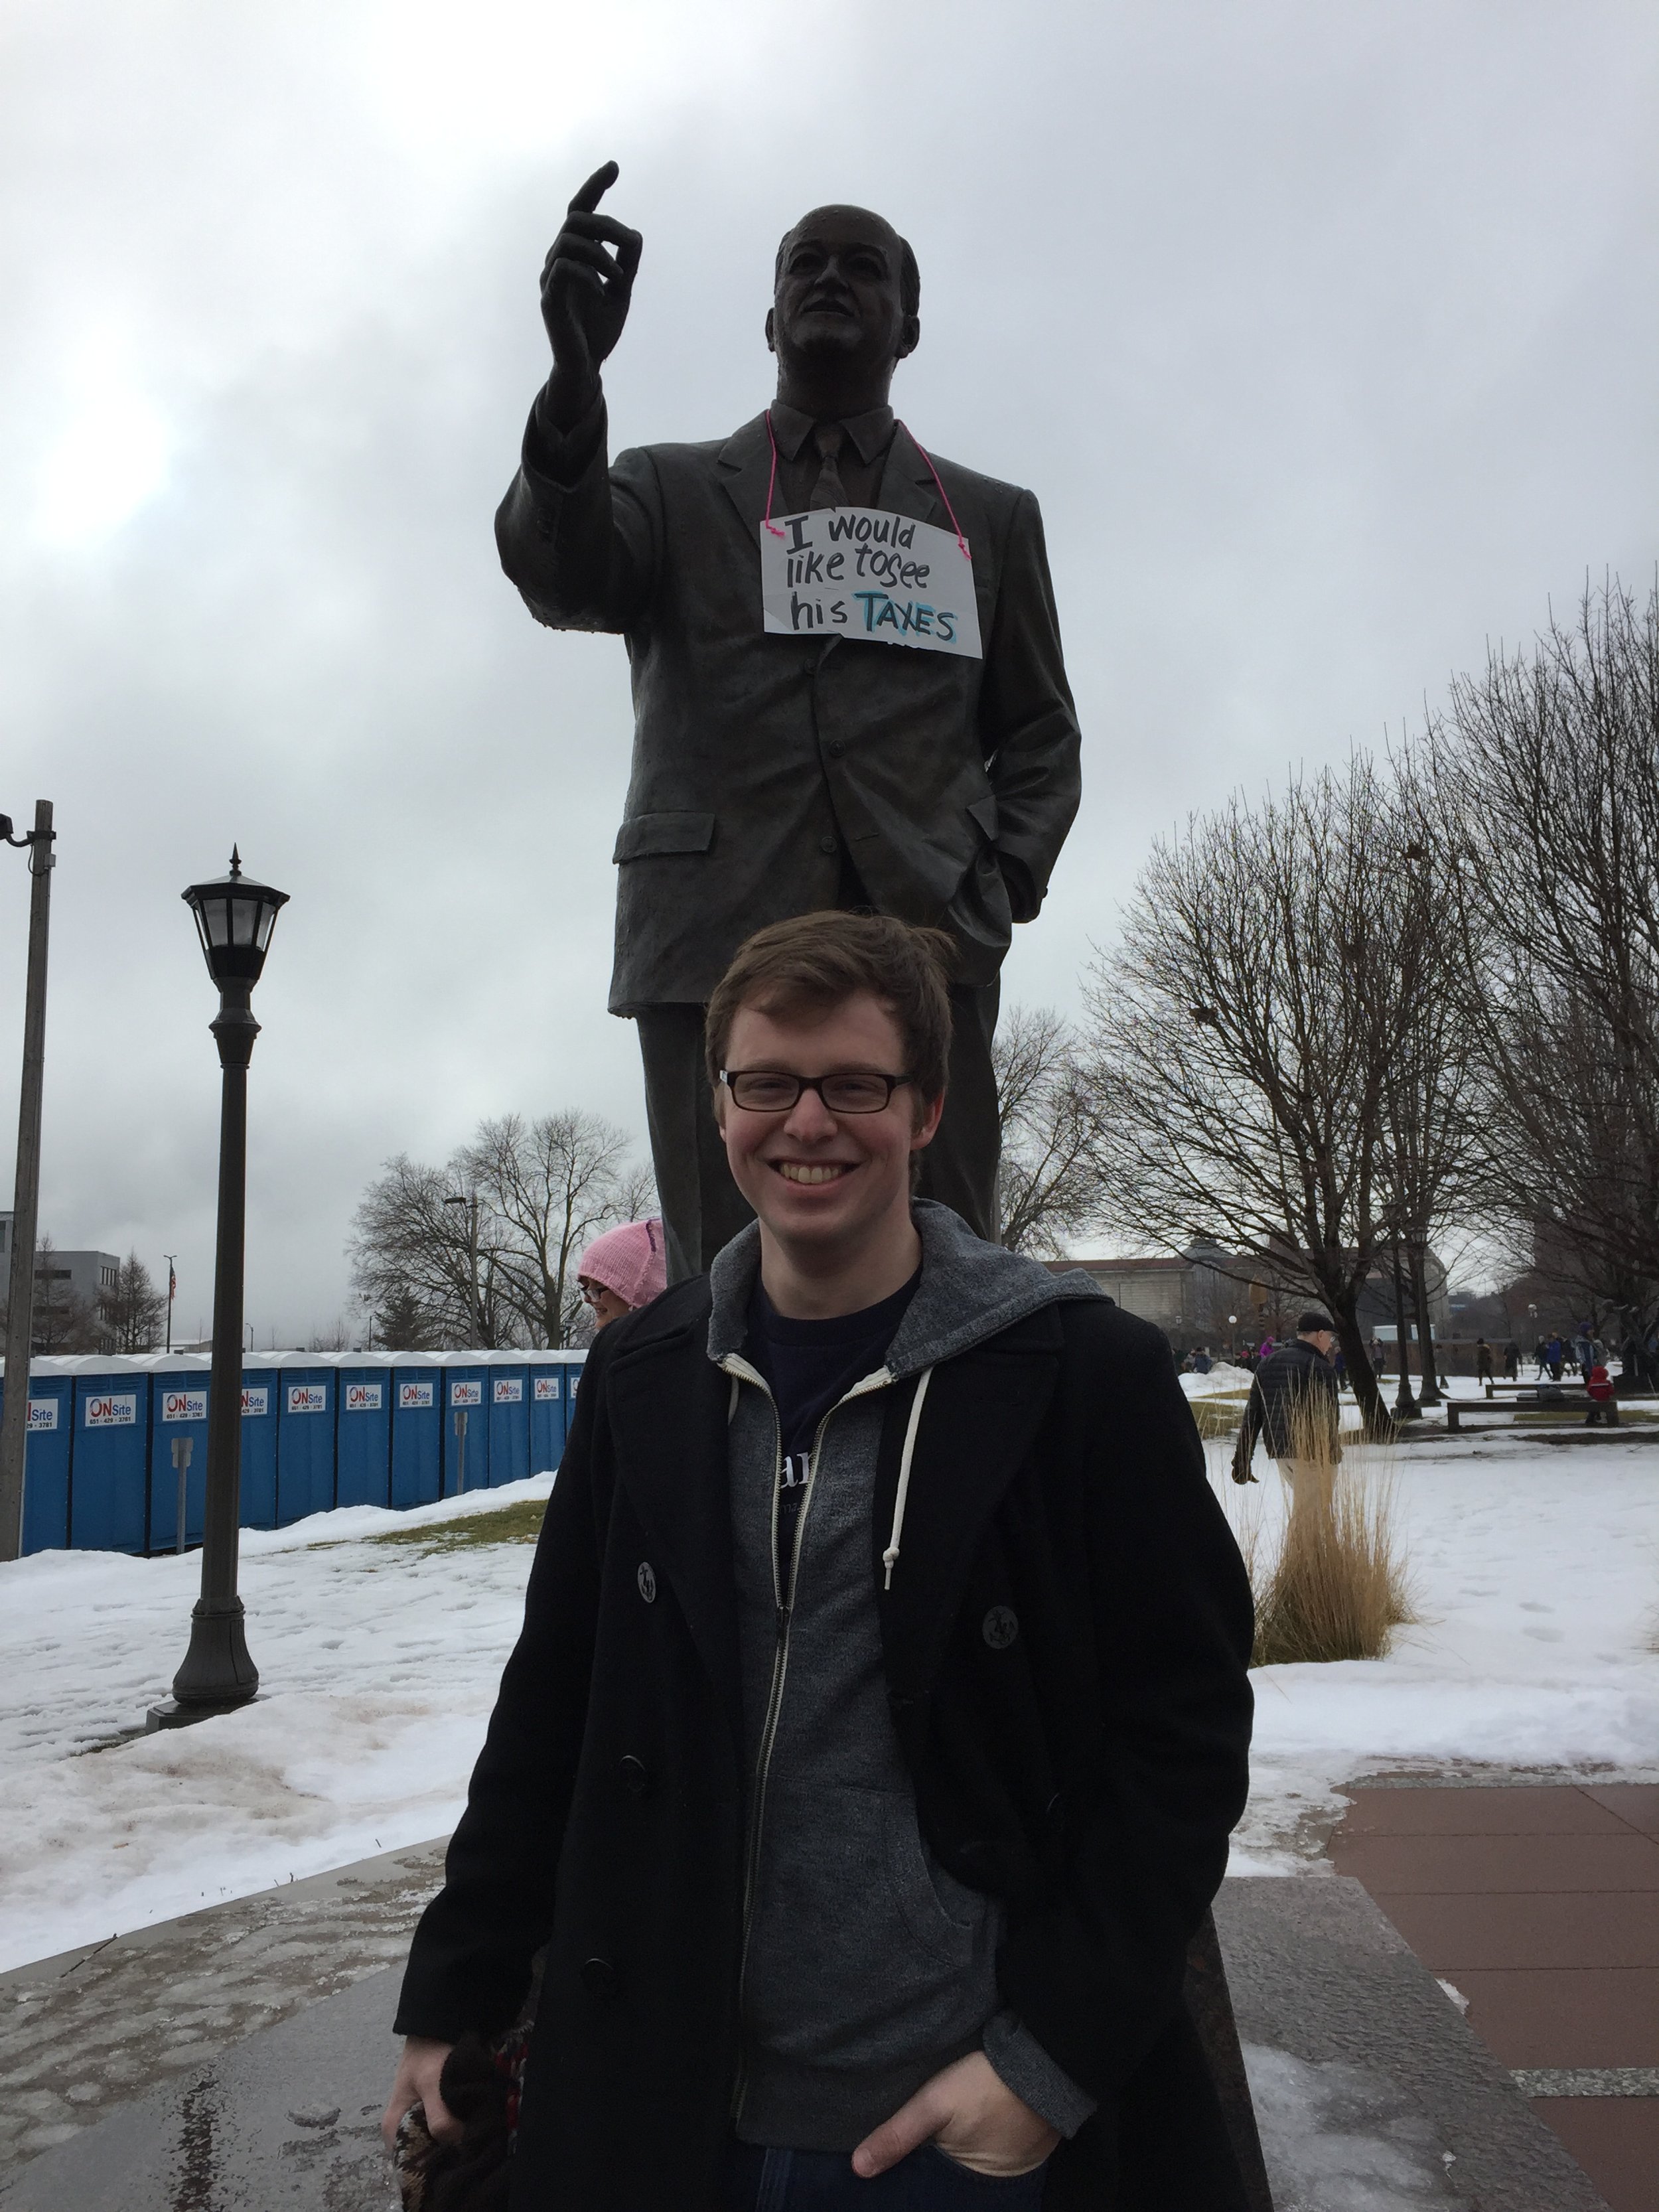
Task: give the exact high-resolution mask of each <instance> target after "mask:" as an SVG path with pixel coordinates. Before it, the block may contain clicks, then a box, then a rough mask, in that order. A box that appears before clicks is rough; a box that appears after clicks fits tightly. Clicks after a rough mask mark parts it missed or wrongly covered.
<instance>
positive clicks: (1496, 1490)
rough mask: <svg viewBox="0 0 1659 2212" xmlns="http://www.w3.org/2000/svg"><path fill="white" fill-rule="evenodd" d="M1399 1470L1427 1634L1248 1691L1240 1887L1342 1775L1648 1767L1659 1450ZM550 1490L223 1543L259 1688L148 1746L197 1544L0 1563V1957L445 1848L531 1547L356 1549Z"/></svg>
mask: <svg viewBox="0 0 1659 2212" xmlns="http://www.w3.org/2000/svg"><path fill="white" fill-rule="evenodd" d="M1198 1379H1204V1378H1198ZM1207 1450H1208V1453H1209V1458H1210V1471H1211V1474H1212V1480H1214V1482H1215V1485H1216V1488H1217V1491H1218V1494H1219V1495H1220V1496H1221V1498H1222V1500H1223V1503H1224V1505H1225V1508H1226V1510H1228V1511H1229V1512H1230V1514H1232V1515H1233V1516H1235V1517H1236V1518H1237V1516H1239V1515H1240V1514H1245V1515H1249V1514H1250V1513H1257V1514H1259V1515H1260V1516H1261V1521H1262V1524H1263V1528H1264V1530H1266V1531H1267V1533H1268V1534H1271V1528H1272V1525H1273V1520H1274V1517H1275V1516H1276V1515H1277V1514H1278V1513H1279V1511H1280V1510H1281V1506H1280V1501H1279V1494H1278V1479H1277V1477H1276V1475H1275V1474H1274V1473H1273V1468H1272V1466H1271V1464H1270V1463H1269V1462H1266V1461H1258V1462H1257V1465H1258V1471H1259V1472H1260V1473H1261V1474H1262V1476H1263V1481H1262V1484H1261V1487H1260V1488H1259V1489H1258V1488H1249V1489H1240V1488H1238V1487H1237V1486H1235V1485H1234V1484H1232V1483H1231V1481H1229V1480H1227V1463H1228V1461H1229V1460H1230V1458H1231V1443H1229V1442H1227V1441H1225V1440H1224V1441H1222V1442H1220V1443H1212V1444H1211V1445H1210V1446H1208V1447H1207ZM1394 1479H1395V1486H1396V1501H1397V1514H1398V1519H1399V1522H1400V1526H1401V1531H1402V1534H1403V1535H1404V1538H1405V1541H1406V1544H1407V1550H1408V1553H1409V1555H1410V1561H1411V1566H1412V1570H1413V1577H1414V1579H1415V1583H1416V1589H1417V1601H1418V1608H1419V1612H1420V1613H1421V1615H1422V1620H1421V1622H1420V1624H1419V1626H1416V1627H1413V1628H1410V1629H1406V1630H1403V1631H1401V1632H1400V1633H1399V1635H1398V1638H1397V1640H1396V1644H1395V1650H1394V1651H1393V1653H1392V1654H1391V1655H1390V1656H1389V1657H1388V1658H1387V1659H1385V1660H1382V1661H1379V1662H1354V1663H1352V1664H1345V1665H1340V1666H1333V1667H1279V1668H1267V1669H1264V1670H1262V1671H1261V1672H1260V1673H1258V1674H1257V1675H1256V1676H1255V1685H1256V1712H1257V1728H1256V1753H1255V1789H1254V1791H1253V1794H1252V1797H1251V1802H1250V1806H1249V1811H1248V1812H1247V1814H1246V1816H1245V1819H1244V1821H1243V1826H1242V1828H1241V1830H1240V1833H1239V1836H1238V1838H1237V1843H1236V1846H1235V1850H1234V1857H1233V1868H1234V1871H1236V1872H1238V1873H1289V1872H1294V1871H1298V1870H1305V1869H1308V1868H1309V1867H1310V1865H1316V1864H1318V1863H1320V1862H1318V1861H1317V1860H1316V1859H1315V1858H1313V1857H1311V1856H1310V1854H1311V1851H1312V1849H1313V1846H1312V1845H1311V1844H1310V1843H1309V1841H1308V1838H1307V1835H1306V1834H1305V1833H1304V1834H1303V1835H1302V1836H1301V1837H1300V1839H1299V1841H1298V1830H1299V1829H1301V1828H1304V1827H1310V1826H1312V1825H1313V1824H1315V1823H1316V1822H1317V1820H1319V1819H1320V1818H1321V1817H1322V1816H1324V1817H1326V1818H1328V1817H1330V1816H1332V1815H1334V1813H1335V1812H1336V1811H1337V1810H1338V1809H1339V1804H1338V1801H1337V1799H1336V1798H1335V1796H1334V1784H1336V1783H1338V1782H1340V1781H1341V1780H1343V1779H1344V1778H1352V1777H1354V1776H1357V1775H1359V1774H1364V1773H1366V1772H1374V1771H1378V1770H1379V1769H1383V1768H1386V1767H1388V1766H1389V1765H1391V1764H1393V1763H1397V1762H1404V1763H1407V1764H1413V1763H1414V1764H1418V1765H1423V1764H1436V1763H1441V1762H1446V1761H1461V1760H1469V1761H1478V1762H1486V1763H1494V1764H1498V1765H1509V1764H1513V1765H1556V1764H1566V1765H1572V1764H1578V1763H1587V1764H1597V1765H1601V1764H1605V1765H1611V1766H1615V1767H1619V1768H1620V1769H1623V1770H1626V1771H1629V1770H1632V1769H1644V1770H1646V1769H1648V1768H1650V1766H1651V1763H1652V1762H1654V1761H1656V1759H1659V1655H1656V1654H1655V1653H1654V1652H1653V1651H1651V1650H1649V1649H1647V1648H1646V1647H1647V1646H1648V1644H1649V1642H1650V1638H1652V1636H1653V1635H1654V1633H1655V1631H1656V1627H1659V1449H1656V1448H1655V1446H1654V1444H1651V1443H1628V1444H1617V1445H1615V1444H1612V1443H1608V1444H1606V1445H1602V1444H1597V1445H1595V1446H1591V1447H1589V1448H1579V1449H1574V1448H1573V1447H1571V1446H1565V1445H1560V1446H1552V1445H1549V1444H1544V1443H1538V1442H1536V1441H1534V1440H1533V1439H1531V1438H1527V1439H1524V1440H1522V1439H1516V1440H1513V1441H1511V1440H1510V1439H1509V1438H1507V1437H1493V1436H1492V1435H1490V1434H1486V1435H1481V1436H1480V1437H1470V1438H1469V1439H1468V1440H1467V1441H1465V1440H1460V1439H1455V1438H1447V1439H1446V1440H1445V1441H1444V1442H1439V1441H1437V1442H1435V1443H1423V1444H1413V1445H1411V1446H1410V1447H1407V1448H1406V1449H1402V1450H1401V1451H1400V1452H1399V1453H1398V1454H1397V1455H1395V1478H1394ZM551 1480H552V1479H551V1477H550V1476H541V1477H538V1478H536V1479H535V1480H532V1481H531V1482H529V1483H524V1484H518V1485H515V1486H513V1487H512V1488H511V1489H504V1490H497V1491H489V1492H483V1493H482V1494H480V1495H477V1496H475V1497H472V1498H465V1499H462V1500H459V1501H456V1502H453V1503H450V1504H441V1505H437V1506H429V1507H426V1508H423V1509H422V1510H420V1511H418V1512H416V1513H413V1514H387V1513H383V1512H379V1511H377V1510H374V1509H373V1508H369V1507H358V1508H354V1509H351V1510H347V1511H343V1512H339V1513H333V1514H325V1515H319V1516H317V1517H316V1518H315V1519H313V1520H312V1521H308V1522H301V1523H299V1524H298V1525H297V1526H295V1527H294V1528H288V1529H284V1530H283V1531H281V1532H279V1533H276V1534H255V1533H246V1534H244V1538H243V1554H242V1575H241V1589H242V1595H243V1599H244V1602H245V1603H246V1608H247V1620H248V1644H249V1648H250V1650H252V1654H253V1656H254V1659H255V1661H256V1662H257V1663H258V1667H259V1669H260V1674H261V1677H262V1695H261V1697H260V1699H259V1700H258V1703H257V1704H255V1705H251V1706H248V1707H246V1708H245V1709H244V1710H243V1711H240V1712H238V1713H234V1714H230V1715H228V1716H226V1717H223V1718H222V1719H218V1720H214V1721H209V1722H205V1723H202V1724H200V1725H198V1726H197V1727H195V1728H192V1729H180V1730H177V1731H172V1732H169V1733H167V1734H165V1735H153V1736H130V1737H125V1740H124V1732H125V1731H127V1730H131V1729H134V1728H135V1727H137V1726H138V1725H139V1724H140V1723H142V1720H143V1712H144V1709H145V1707H146V1706H147V1705H149V1704H150V1703H151V1702H152V1701H153V1700H154V1699H156V1698H158V1697H160V1696H161V1695H163V1694H165V1692H166V1690H167V1685H168V1683H169V1682H170V1680H171V1678H172V1675H173V1670H174V1668H176V1667H177V1666H178V1663H179V1660H180V1659H181V1658H182V1656H184V1649H185V1641H186V1637H187V1633H188V1625H189V1616H190V1608H191V1604H192V1603H193V1602H194V1600H195V1597H196V1595H197V1585H198V1582H199V1575H200V1569H199V1563H198V1559H197V1556H196V1555H194V1554H191V1555H188V1556H186V1557H185V1558H184V1559H171V1558H168V1559H149V1560H143V1559H125V1558H121V1557H118V1556H116V1555H113V1554H111V1553H61V1552H59V1553H40V1554H38V1555H37V1556H35V1557H34V1558H32V1559H24V1560H21V1561H18V1562H16V1563H15V1564H14V1565H6V1566H0V1771H3V1772H4V1773H5V1774H6V1775H7V1777H8V1778H9V1783H10V1788H9V1792H8V1796H7V1801H6V1802H5V1804H4V1806H3V1807H0V1968H3V1967H5V1966H11V1965H16V1964H19V1963H21V1962H22V1961H25V1960H31V1959H39V1958H43V1957H46V1956H49V1955H50V1954H52V1953H53V1952H55V1951H58V1950H64V1949H67V1948H70V1946H72V1945H75V1944H79V1943H83V1942H94V1941H96V1940H98V1939H100V1938H101V1937H103V1936H108V1935H111V1934H112V1933H114V1932H116V1931H117V1930H119V1929H129V1928H133V1927H137V1926H140V1925H143V1923H147V1922H149V1921H152V1920H158V1919H163V1918H167V1917H171V1916H172V1915H173V1914H175V1913H180V1912H188V1911H193V1910H195V1909H196V1908H197V1907H199V1906H201V1905H211V1904H217V1903H218V1902H219V1901H220V1900H221V1899H224V1898H228V1897H237V1896H245V1895H247V1894H249V1893H252V1892H253V1891H256V1890H258V1889H262V1888H264V1887H268V1886H270V1885H271V1884H273V1883H276V1882H282V1881H288V1880H289V1878H290V1877H299V1876H302V1875H307V1874H316V1873H320V1872H323V1871H325V1869H328V1868H330V1867H334V1866H338V1865H342V1864H344V1863H348V1862H349V1861H351V1860H353V1859H356V1858H360V1857H366V1856H368V1855H369V1854H370V1853H372V1852H374V1851H377V1850H394V1849H396V1848H398V1847H399V1846H402V1845H404V1844H411V1843H416V1842H421V1841H424V1840H426V1839H427V1838H430V1837H435V1836H440V1835H442V1834H444V1833H446V1832H447V1830H448V1829H449V1827H450V1826H451V1825H452V1824H453V1821H454V1820H455V1819H456V1817H457V1815H458V1814H459V1810H460V1808H461V1804H462V1802H463V1799H464V1796H465V1787H466V1778H467V1775H468V1772H469V1771H470V1770H471V1764H472V1761H473V1759H474V1757H475V1756H476V1754H477V1748H478V1745H479V1743H480V1741H482V1738H483V1728H484V1723H485V1721H486V1719H487V1717H488V1716H489V1707H490V1705H491V1702H492V1700H493V1698H494V1694H495V1683H496V1680H497V1677H498V1675H499V1674H500V1671H501V1662H502V1661H503V1659H504V1658H505V1656H506V1655H507V1650H508V1649H509V1648H510V1646H511V1644H512V1642H513V1637H514V1635H515V1634H516V1632H517V1629H518V1624H519V1617H520V1611H521V1608H522V1603H523V1592H524V1583H525V1577H526V1574H527V1572H528V1570H529V1565H530V1558H531V1553H530V1550H529V1548H528V1547H527V1546H526V1545H523V1544H500V1545H490V1546H473V1547H466V1548H463V1549H459V1550H452V1551H447V1552H435V1553H434V1552H428V1551H426V1550H425V1549H423V1548H422V1547H420V1546H416V1545H404V1544H376V1543H374V1542H372V1541H368V1540H369V1539H370V1538H371V1537H372V1536H374V1534H379V1533H383V1532H385V1531H386V1530H387V1529H389V1528H410V1527H415V1526H419V1525H421V1524H422V1523H431V1524H436V1525H439V1526H441V1524H443V1523H446V1522H451V1521H453V1520H454V1519H455V1518H457V1517H459V1516H465V1515H467V1514H471V1513H477V1512H488V1511H491V1510H495V1509H496V1508H497V1507H499V1506H501V1505H502V1504H511V1503H512V1502H513V1501H514V1500H515V1499H518V1498H532V1497H545V1496H546V1494H547V1492H548V1491H549V1489H550V1486H551ZM1653 1771H1656V1772H1659V1768H1655V1769H1653Z"/></svg>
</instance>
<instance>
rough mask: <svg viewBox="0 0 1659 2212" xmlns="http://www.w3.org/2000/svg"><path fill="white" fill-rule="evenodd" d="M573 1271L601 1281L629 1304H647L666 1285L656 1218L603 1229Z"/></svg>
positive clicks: (665, 1258)
mask: <svg viewBox="0 0 1659 2212" xmlns="http://www.w3.org/2000/svg"><path fill="white" fill-rule="evenodd" d="M576 1273H577V1274H578V1275H580V1276H583V1277H585V1278H586V1280H587V1281H589V1282H590V1283H603V1284H604V1285H605V1288H606V1290H608V1291H615V1292H616V1293H617V1297H619V1298H626V1299H627V1301H628V1303H629V1305H630V1306H648V1305H649V1304H650V1303H651V1301H652V1299H653V1298H659V1297H661V1296H662V1294H663V1292H664V1291H665V1290H666V1289H667V1288H668V1255H667V1252H666V1250H665V1248H664V1245H663V1237H662V1224H661V1222H660V1221H655V1220H653V1221H624V1222H623V1225H622V1227H621V1228H620V1229H607V1230H606V1231H605V1234H604V1236H603V1237H595V1238H594V1239H593V1242H592V1243H591V1244H590V1245H589V1246H588V1248H587V1249H586V1251H585V1252H584V1253H583V1254H582V1256H581V1261H580V1264H579V1266H578V1267H577V1269H576Z"/></svg>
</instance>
